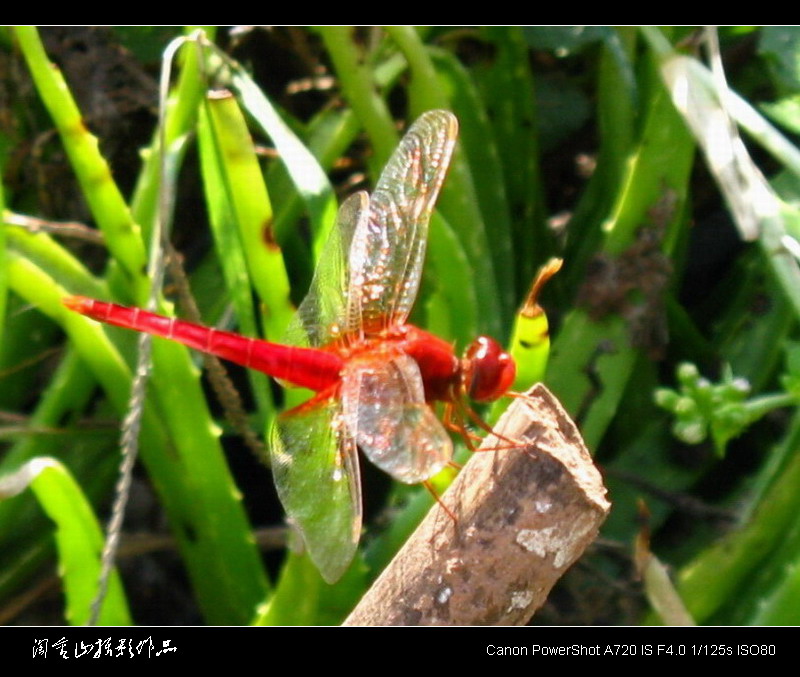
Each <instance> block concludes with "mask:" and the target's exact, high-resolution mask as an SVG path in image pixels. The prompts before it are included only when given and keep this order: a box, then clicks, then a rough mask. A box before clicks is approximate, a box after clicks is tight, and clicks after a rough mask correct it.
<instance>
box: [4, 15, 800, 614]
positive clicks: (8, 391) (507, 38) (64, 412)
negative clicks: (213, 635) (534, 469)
mask: <svg viewBox="0 0 800 677" xmlns="http://www.w3.org/2000/svg"><path fill="white" fill-rule="evenodd" d="M192 30H193V29H189V28H187V29H186V30H185V31H184V34H185V35H189V34H190V33H191V31H192ZM205 30H206V35H207V36H208V40H209V41H212V42H213V43H214V44H216V45H217V46H218V48H219V51H216V50H212V49H210V48H207V47H206V48H203V49H199V48H198V47H197V44H196V43H195V42H190V43H187V44H186V45H184V46H183V47H182V48H181V50H180V51H179V53H178V64H179V65H178V66H176V69H177V75H176V77H175V78H174V79H173V84H172V88H171V90H170V94H169V97H170V98H169V106H168V107H167V109H166V115H165V118H164V128H163V132H164V136H165V140H166V145H165V148H166V154H167V160H168V162H167V167H168V175H167V180H168V183H167V187H166V194H167V195H168V196H171V197H172V205H170V206H171V207H172V210H171V211H172V212H173V224H172V232H171V235H170V242H171V245H170V246H171V247H174V252H168V253H169V258H170V260H171V263H170V265H169V269H168V282H167V285H166V287H165V297H167V298H169V299H177V305H178V308H179V312H180V313H181V314H182V315H184V316H191V314H192V313H195V312H196V313H197V314H198V316H199V317H200V318H201V319H202V321H203V322H205V323H206V324H214V325H217V326H226V327H232V328H236V329H237V330H239V331H241V332H242V333H246V334H250V335H265V336H269V337H271V338H277V339H279V338H280V335H281V333H282V328H283V327H284V326H285V323H286V322H287V321H288V318H289V316H290V314H291V308H292V303H297V302H298V301H299V300H300V299H301V298H302V296H303V294H304V292H305V290H306V288H307V286H308V283H309V280H310V275H311V273H312V271H313V266H314V260H315V255H316V253H317V252H318V251H319V246H320V243H321V242H322V241H324V237H325V234H326V232H327V230H326V229H327V228H329V227H330V226H331V223H332V219H331V217H332V215H333V213H334V211H335V207H336V202H337V200H340V199H341V197H342V196H344V195H346V194H348V193H350V192H352V191H353V190H354V189H355V188H357V187H367V188H368V187H370V186H371V185H372V182H373V181H374V180H375V178H376V176H377V174H378V173H379V172H380V169H381V168H382V166H383V164H384V162H385V161H386V159H387V157H388V155H389V154H390V153H391V151H392V150H393V149H394V147H395V146H396V144H397V141H398V140H399V138H400V135H401V131H402V126H403V125H405V124H408V123H410V122H411V121H412V120H413V119H414V118H415V117H416V116H417V115H418V114H419V113H421V112H423V111H425V110H428V109H432V108H447V109H450V110H452V111H453V112H455V114H456V115H457V116H458V118H459V121H460V125H461V131H460V137H459V138H460V145H459V148H460V150H459V151H458V153H457V156H456V159H455V161H454V164H453V167H452V169H451V172H450V174H449V177H448V180H447V182H446V184H445V189H444V191H443V194H442V196H441V199H440V201H439V209H438V211H437V214H436V215H435V216H434V219H433V221H432V225H431V234H430V239H429V243H428V258H427V263H426V268H425V279H424V282H423V288H422V291H421V294H420V298H419V300H418V302H417V307H416V309H415V315H414V318H413V319H414V321H415V322H416V323H417V324H420V325H422V326H425V327H427V328H428V329H430V330H432V331H434V332H436V333H437V334H439V335H441V336H444V337H446V338H447V339H449V340H452V341H454V342H456V343H457V344H458V346H459V347H463V346H464V345H465V344H466V343H467V342H468V341H469V340H470V339H471V338H472V337H473V336H475V335H476V334H478V333H489V334H492V335H494V336H496V337H498V338H500V339H502V340H508V339H510V333H511V328H512V326H513V325H514V319H515V313H516V308H517V306H518V305H519V304H520V303H521V302H522V300H523V299H524V297H525V295H526V293H527V291H528V288H529V287H530V285H531V281H532V280H533V278H534V276H535V274H536V271H537V269H538V268H539V267H540V266H541V265H542V264H544V263H545V262H546V261H548V260H549V259H550V258H551V257H552V256H559V257H561V258H563V260H564V264H563V268H562V270H561V272H559V273H558V275H556V276H555V277H554V278H553V279H552V280H551V281H550V282H549V283H548V285H547V286H546V287H545V288H544V290H543V291H542V294H541V297H540V299H539V301H540V303H541V304H542V306H543V307H544V308H545V309H546V311H547V314H548V317H549V321H550V327H551V335H552V348H551V355H550V362H549V366H548V369H547V373H546V376H545V379H544V380H545V382H546V384H547V385H548V386H549V387H550V388H551V389H552V390H553V391H554V392H555V393H556V394H557V395H558V397H559V398H560V399H561V400H562V402H563V403H564V405H565V406H566V407H567V409H568V410H569V411H570V413H571V414H572V415H573V417H574V418H575V419H576V420H577V422H578V424H579V425H580V427H581V430H582V432H583V434H584V436H585V438H586V442H587V445H588V446H589V448H590V450H591V451H592V453H593V454H594V456H595V458H596V460H597V462H598V464H599V465H600V466H601V468H602V470H603V472H604V474H605V476H606V478H607V483H608V486H609V489H610V495H611V499H612V501H613V504H614V508H613V511H612V514H611V516H610V518H609V520H608V522H607V523H606V525H605V527H604V529H603V533H602V537H601V539H600V540H599V541H598V542H597V544H596V545H595V546H594V547H593V549H592V551H591V552H590V553H588V554H587V556H586V557H584V559H583V560H582V561H581V562H580V563H579V564H578V565H576V566H575V567H573V569H572V570H571V571H570V572H569V573H568V574H567V575H566V576H565V577H564V579H563V581H562V582H561V583H560V584H559V586H558V587H557V588H556V589H555V590H554V592H553V594H552V595H551V599H550V601H549V602H548V604H547V605H546V606H545V607H544V608H543V609H542V610H541V611H540V612H539V614H538V615H537V616H536V617H535V620H534V622H536V623H547V624H636V623H640V622H646V623H657V622H668V623H675V622H696V623H699V624H797V623H798V622H800V578H798V572H800V519H798V517H797V516H798V515H799V514H800V505H799V504H800V492H797V491H796V487H797V486H800V477H798V475H800V457H799V456H798V454H797V453H796V449H797V446H798V437H799V436H800V418H798V415H797V413H796V407H795V403H796V400H797V392H798V389H797V373H798V368H797V360H798V357H797V354H798V353H797V346H796V344H795V343H794V341H796V340H797V336H796V334H797V317H798V313H800V284H796V283H797V282H800V272H799V271H798V265H797V261H796V255H797V252H798V251H800V246H798V244H797V241H796V239H795V236H796V234H797V232H798V225H799V223H800V222H798V213H797V198H798V195H800V190H798V186H799V185H800V184H799V183H798V173H800V162H798V159H797V158H798V157H799V156H798V153H797V149H796V147H795V146H794V141H793V140H792V139H793V137H792V135H793V134H796V133H797V132H798V131H799V130H800V105H798V96H800V72H798V66H797V64H798V63H800V59H799V58H798V53H799V51H800V30H799V29H797V28H794V27H767V28H760V27H726V28H721V29H719V31H716V32H715V31H707V30H706V31H704V30H702V29H694V28H689V27H681V28H672V29H669V28H661V29H654V28H642V29H639V28H636V27H623V28H610V27H600V26H596V27H557V28H555V27H499V26H498V27H446V28H444V27H418V28H410V27H388V28H385V29H379V28H371V27H361V28H358V29H352V28H348V27H317V28H303V27H272V28H268V27H237V28H234V29H230V28H226V29H215V28H214V27H206V28H205ZM179 33H181V31H179V30H178V29H174V28H163V27H119V28H113V27H105V28H76V27H71V28H46V29H41V31H36V30H35V29H32V28H17V29H12V28H3V29H2V30H0V76H1V77H0V166H2V168H3V185H2V187H3V191H2V198H3V200H4V203H3V202H0V208H3V209H4V211H3V212H2V213H3V215H4V224H3V226H2V228H0V257H2V258H0V335H1V336H2V343H0V379H2V380H1V381H0V382H1V383H2V387H0V398H1V399H2V404H1V405H0V410H1V411H2V417H3V420H2V428H1V430H2V433H3V435H2V440H3V449H2V456H1V457H0V477H2V476H5V477H6V479H5V480H2V481H0V494H2V495H4V496H6V497H7V498H6V500H5V501H3V502H0V622H2V623H29V624H39V623H58V622H63V621H64V620H65V619H67V620H69V621H70V622H76V623H80V622H85V621H86V619H87V613H88V610H87V609H88V601H89V600H90V599H91V597H92V595H93V588H94V585H95V584H94V581H95V580H96V575H97V568H98V562H97V547H96V543H98V542H99V531H98V526H97V524H98V518H96V517H95V515H99V519H100V521H101V522H104V521H105V519H106V518H107V513H108V509H109V502H110V497H111V495H112V494H113V488H114V481H115V476H116V469H117V466H118V464H119V452H118V449H119V433H118V431H119V427H120V421H121V419H122V417H123V416H124V415H125V413H126V409H127V407H128V393H129V391H130V383H131V375H132V369H133V365H134V363H135V353H136V337H133V336H131V335H130V334H126V333H124V332H119V331H116V330H113V329H109V328H99V327H98V326H97V325H95V324H92V323H89V322H87V321H86V320H85V319H84V318H81V317H78V316H76V315H74V314H71V313H69V312H68V311H66V310H65V309H64V308H63V306H62V305H61V298H62V297H63V296H64V295H66V294H68V293H82V294H87V295H90V296H95V297H100V298H109V299H113V300H116V301H119V302H125V303H135V304H137V305H145V304H146V301H147V295H148V292H149V286H150V282H149V279H148V275H147V261H148V254H147V252H148V250H149V249H150V242H151V236H152V233H153V226H154V222H155V214H156V206H157V198H158V182H157V167H158V158H159V151H158V146H157V145H156V144H155V141H154V139H155V138H156V137H155V128H156V120H157V118H156V111H157V107H158V77H159V76H158V71H159V68H160V67H161V55H162V53H163V51H164V49H165V47H166V46H167V44H168V43H169V42H170V41H171V40H172V39H173V38H175V37H177V36H178V35H179ZM225 54H227V55H230V56H232V57H233V58H235V59H236V60H237V62H238V63H232V62H230V61H227V60H226V57H225V56H224V55H225ZM51 61H52V62H54V63H55V64H56V65H57V66H58V67H59V69H60V70H53V69H51V68H50V66H49V63H50V62H51ZM60 74H63V77H64V80H63V81H62V80H61V79H60ZM728 87H730V88H731V90H733V91H735V92H736V93H737V94H736V95H733V94H732V93H731V91H729V90H728ZM210 88H214V90H215V92H214V94H213V95H212V96H208V97H206V96H205V93H206V91H207V90H209V89H210ZM222 88H225V89H226V90H230V92H232V93H231V94H228V93H225V92H221V91H220V90H221V89H222ZM773 125H778V126H780V128H781V129H782V130H783V132H779V131H778V129H777V128H776V127H775V126H773ZM739 129H741V130H742V131H743V134H742V135H741V136H740V135H739V133H738V130H739ZM784 134H785V135H787V136H784ZM787 137H788V138H787ZM698 149H700V151H701V152H700V153H698V152H697V151H698ZM3 204H4V207H3ZM178 264H179V265H178ZM181 269H182V270H183V272H182V270H181ZM184 273H185V276H184ZM192 298H193V302H191V301H190V299H192ZM192 306H194V309H193V308H192ZM169 308H170V306H169V305H168V303H167V301H166V300H165V301H162V310H168V309H169ZM200 362H201V360H200V358H199V357H197V356H196V355H191V354H190V353H189V352H188V351H186V350H184V349H183V348H181V347H179V346H174V345H171V344H169V343H166V342H161V341H157V342H155V343H154V345H153V370H152V378H151V384H150V386H149V390H148V393H149V394H148V400H147V406H146V407H145V409H144V413H143V419H142V431H141V457H142V464H141V466H142V467H141V468H139V469H138V470H137V472H136V474H135V477H134V484H133V491H132V499H131V505H130V508H129V514H128V516H127V518H126V522H125V529H124V534H123V542H122V548H121V551H120V557H119V568H120V573H121V582H120V580H118V579H114V580H112V583H111V585H110V587H109V596H108V601H107V603H106V606H105V607H104V609H103V613H104V614H105V615H103V616H101V622H108V623H125V622H131V621H134V622H137V623H142V624H188V623H201V622H207V623H213V624H245V623H250V622H254V621H255V622H260V623H284V624H292V623H297V624H325V623H338V622H340V621H341V620H342V618H343V617H344V616H345V615H346V613H347V611H348V610H349V609H350V608H351V607H352V605H353V604H354V603H355V602H356V601H357V600H358V598H359V597H360V595H361V594H362V593H363V591H364V589H365V588H366V586H367V585H368V583H369V580H370V579H371V578H372V577H374V576H375V575H376V573H377V572H379V571H380V569H381V567H382V566H383V565H384V564H385V563H386V562H387V561H388V558H389V557H391V555H392V553H393V552H395V551H396V549H397V548H398V547H399V546H400V545H401V544H402V542H403V540H404V539H405V538H406V536H407V535H408V533H409V532H410V530H411V529H412V528H413V525H414V524H415V522H416V520H418V519H419V517H420V515H421V514H423V513H424V511H425V509H427V507H428V505H429V504H430V500H431V499H430V496H429V495H427V493H426V492H425V491H424V490H418V489H416V488H411V489H409V488H405V487H394V486H391V485H390V484H389V482H388V480H387V478H385V477H384V476H382V475H381V474H380V473H379V472H377V471H373V470H372V469H371V468H369V467H365V468H364V472H365V482H364V484H365V488H366V509H367V519H366V534H365V537H364V539H363V541H362V542H363V544H364V546H363V548H362V551H361V553H360V557H359V558H358V562H357V563H356V564H355V565H354V566H353V567H352V568H351V570H350V571H349V572H348V574H347V575H346V576H345V577H344V579H343V580H342V581H340V582H339V583H338V584H337V585H335V586H328V585H326V584H325V583H323V582H322V581H321V579H320V578H319V576H318V574H317V573H316V571H315V570H314V568H313V566H311V565H310V564H309V563H308V561H307V560H306V558H305V557H303V556H301V555H297V554H292V553H289V552H288V551H287V550H286V547H285V546H286V535H285V533H284V531H283V530H282V528H281V524H282V519H283V516H282V512H281V509H280V506H279V504H278V502H277V499H276V497H275V493H274V489H273V487H272V482H271V479H270V476H269V472H268V470H267V469H266V468H264V467H263V466H262V465H261V464H260V463H259V462H258V461H257V460H256V456H257V455H258V454H259V453H260V452H259V447H260V446H261V443H260V442H259V438H263V431H264V430H265V426H266V425H267V423H268V421H269V420H270V419H271V418H272V417H273V416H274V415H275V413H276V411H279V410H280V408H281V407H282V406H284V404H285V400H284V398H285V397H286V398H288V397H291V396H287V395H284V393H283V392H282V391H281V390H280V389H278V388H275V387H273V385H272V384H270V383H269V381H268V380H267V379H266V378H264V377H263V376H262V375H259V374H250V373H244V372H242V371H239V370H236V369H230V370H229V371H230V374H231V379H232V385H225V384H224V383H223V384H222V385H220V381H219V378H218V377H214V379H213V381H214V383H215V384H216V385H213V386H212V385H210V381H211V379H209V378H208V377H206V376H201V374H200V371H199V370H198V368H197V366H198V365H199V364H200ZM678 365H683V366H680V367H678ZM676 374H677V379H676ZM523 386H524V384H520V387H523ZM213 390H220V391H221V392H222V393H223V396H222V398H221V399H222V401H223V405H220V404H218V403H217V402H218V398H217V397H216V396H215V395H214V394H212V391H213ZM237 400H239V401H238V403H237ZM226 411H227V414H226V413H225V412H226ZM236 412H238V413H236ZM242 430H244V431H249V432H245V433H244V436H243V435H242V434H239V433H238V432H237V431H242ZM673 430H674V431H675V433H676V435H673V432H672V431H673ZM253 450H255V451H256V453H255V454H254V453H252V452H253ZM54 459H57V460H54ZM364 465H365V466H366V465H368V464H364ZM643 506H645V508H644V509H643ZM645 515H646V517H643V516H645ZM643 519H646V524H643V522H642V520H643ZM644 533H646V538H644V537H643V536H642V535H643V534H644ZM54 535H55V539H54ZM81 543H83V544H87V543H88V544H94V545H92V547H88V548H78V547H76V545H78V544H81ZM635 547H636V548H637V549H638V552H637V555H636V556H634V548H635ZM643 548H644V550H646V555H647V556H648V557H652V561H658V562H660V563H662V564H665V565H666V569H664V568H663V567H662V568H660V569H659V571H660V572H662V573H663V571H668V572H669V573H671V575H672V579H673V580H674V582H675V587H674V589H672V587H671V584H670V583H669V578H668V577H666V576H665V577H663V579H659V581H660V582H659V584H658V585H654V584H653V581H652V580H648V576H652V575H653V574H652V570H653V568H652V567H646V566H641V561H642V557H641V555H642V549H643ZM55 561H58V562H59V564H60V565H61V566H60V571H61V576H62V577H63V586H62V584H61V583H60V582H59V579H58V578H57V577H56V574H55V567H54V562H55ZM637 564H639V566H638V567H637ZM640 575H642V576H644V577H645V581H644V583H642V581H641V580H640ZM62 589H63V591H64V592H63V594H62ZM675 593H677V595H676V596H675V598H677V599H680V600H682V604H683V606H684V607H685V608H684V609H683V610H682V612H681V614H682V615H680V616H675V615H670V613H669V611H664V609H667V608H669V605H667V604H664V603H662V602H663V601H664V600H663V599H659V596H660V595H661V596H670V599H672V597H671V596H673V595H675ZM651 608H654V609H657V610H659V612H658V613H656V612H654V611H650V609H651ZM659 614H660V615H659Z"/></svg>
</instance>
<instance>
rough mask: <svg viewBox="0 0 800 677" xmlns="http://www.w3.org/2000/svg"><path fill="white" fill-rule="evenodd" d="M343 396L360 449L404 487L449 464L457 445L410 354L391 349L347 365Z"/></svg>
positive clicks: (349, 425)
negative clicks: (436, 412)
mask: <svg viewBox="0 0 800 677" xmlns="http://www.w3.org/2000/svg"><path fill="white" fill-rule="evenodd" d="M341 396H342V415H343V419H344V421H345V424H346V426H347V429H348V430H349V432H350V434H351V435H352V436H353V437H354V438H355V440H356V442H357V443H358V446H359V447H361V450H362V451H363V452H364V454H365V455H366V456H367V458H369V460H370V461H372V462H373V463H374V464H375V465H377V466H378V467H379V468H381V469H382V470H384V471H385V472H387V473H389V474H390V475H391V476H392V477H394V478H395V479H397V480H399V481H400V482H405V483H406V484H417V483H419V482H423V481H425V480H427V479H429V478H431V477H432V476H433V475H435V474H436V473H437V472H439V470H441V469H442V468H443V467H444V466H445V465H446V464H447V463H448V462H449V461H450V458H451V457H452V455H453V443H452V441H451V440H450V436H449V435H448V434H447V431H445V429H444V427H443V426H442V424H441V423H440V422H439V421H438V419H437V418H436V416H435V415H434V413H433V410H432V409H431V408H430V407H429V406H428V405H427V404H426V402H425V392H424V389H423V386H422V377H421V376H420V372H419V367H418V366H417V363H416V362H415V361H414V360H413V359H412V358H411V357H409V356H408V355H406V354H405V353H403V352H401V351H399V350H396V349H392V348H388V347H387V348H383V349H381V350H380V351H376V352H371V353H367V354H364V355H362V356H359V357H356V358H354V359H353V360H351V361H350V362H348V364H347V366H346V367H345V370H344V372H343V374H342V387H341Z"/></svg>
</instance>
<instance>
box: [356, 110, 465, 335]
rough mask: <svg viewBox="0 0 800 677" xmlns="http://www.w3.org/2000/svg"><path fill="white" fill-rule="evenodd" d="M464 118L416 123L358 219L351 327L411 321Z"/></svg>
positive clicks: (437, 115) (433, 114)
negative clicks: (436, 209)
mask: <svg viewBox="0 0 800 677" xmlns="http://www.w3.org/2000/svg"><path fill="white" fill-rule="evenodd" d="M457 135H458V122H457V121H456V118H455V116H454V115H453V114H452V113H449V112H448V111H442V110H435V111H429V112H427V113H425V114H423V115H421V116H420V117H419V118H418V119H417V121H416V122H415V123H414V124H413V125H412V126H411V128H410V129H409V130H408V132H407V133H406V135H405V136H404V137H403V140H402V141H401V142H400V145H399V146H398V148H397V150H396V151H395V152H394V154H393V155H392V157H391V158H390V159H389V162H388V163H387V165H386V168H385V169H384V170H383V173H382V174H381V177H380V179H379V180H378V184H377V185H376V186H375V191H374V192H373V193H372V196H371V197H370V201H369V219H367V220H366V221H362V222H359V223H358V229H357V231H356V232H355V234H354V237H353V240H352V242H353V244H352V246H351V249H350V261H349V263H350V280H349V291H348V296H347V302H348V308H347V323H348V327H350V328H353V327H354V326H357V327H359V328H363V329H364V330H365V331H366V332H368V333H369V332H373V331H379V330H380V329H382V328H385V327H387V326H394V325H396V324H403V323H405V321H406V319H407V318H408V314H409V313H410V312H411V308H412V306H413V304H414V300H415V299H416V296H417V290H418V289H419V283H420V278H421V275H422V263H423V259H424V258H425V244H426V242H427V237H428V221H429V219H430V215H431V212H432V211H433V206H434V204H435V203H436V198H437V197H438V195H439V189H440V188H441V187H442V182H443V181H444V177H445V174H446V173H447V167H448V165H449V164H450V157H451V155H452V153H453V148H454V146H455V142H456V137H457Z"/></svg>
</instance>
